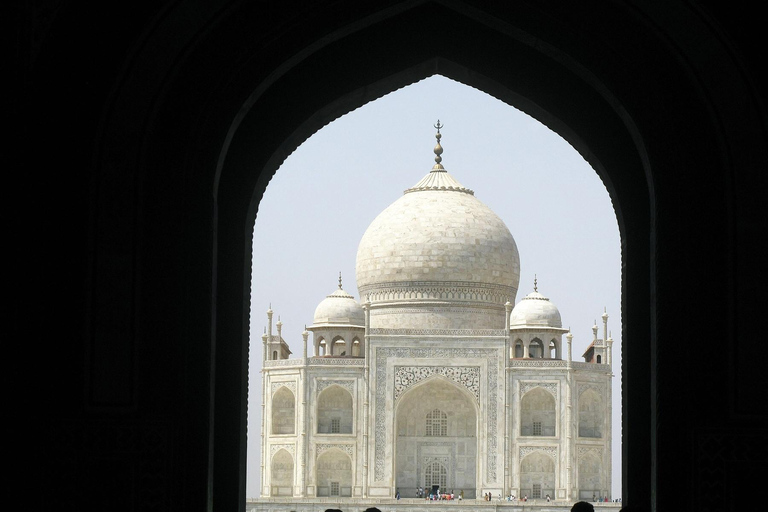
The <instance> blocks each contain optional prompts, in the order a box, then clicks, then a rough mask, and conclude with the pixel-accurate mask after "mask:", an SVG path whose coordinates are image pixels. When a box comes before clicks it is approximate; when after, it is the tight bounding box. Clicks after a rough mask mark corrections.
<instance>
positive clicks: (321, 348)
mask: <svg viewBox="0 0 768 512" xmlns="http://www.w3.org/2000/svg"><path fill="white" fill-rule="evenodd" d="M327 352H328V344H327V343H326V342H325V338H319V339H318V340H317V345H316V348H315V355H316V356H324V355H326V354H327Z"/></svg>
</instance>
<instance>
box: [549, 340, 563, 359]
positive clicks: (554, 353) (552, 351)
mask: <svg viewBox="0 0 768 512" xmlns="http://www.w3.org/2000/svg"><path fill="white" fill-rule="evenodd" d="M547 357H549V358H550V359H562V357H563V356H562V354H561V353H560V341H559V340H557V339H556V338H552V339H551V340H549V347H548V352H547Z"/></svg>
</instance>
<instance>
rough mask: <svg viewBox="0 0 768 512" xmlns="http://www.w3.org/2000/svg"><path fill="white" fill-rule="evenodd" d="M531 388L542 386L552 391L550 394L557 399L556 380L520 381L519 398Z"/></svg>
mask: <svg viewBox="0 0 768 512" xmlns="http://www.w3.org/2000/svg"><path fill="white" fill-rule="evenodd" d="M533 388H542V389H544V390H546V391H549V392H550V393H552V396H554V397H555V400H557V391H558V384H557V382H536V381H522V382H520V398H522V397H523V395H525V394H526V393H527V392H529V391H530V390H532V389H533Z"/></svg>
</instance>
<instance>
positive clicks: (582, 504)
mask: <svg viewBox="0 0 768 512" xmlns="http://www.w3.org/2000/svg"><path fill="white" fill-rule="evenodd" d="M571 512H595V507H593V506H592V504H591V503H588V502H586V501H577V502H576V503H574V504H573V506H572V507H571Z"/></svg>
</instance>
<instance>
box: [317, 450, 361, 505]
mask: <svg viewBox="0 0 768 512" xmlns="http://www.w3.org/2000/svg"><path fill="white" fill-rule="evenodd" d="M352 473H353V472H352V459H351V458H350V457H349V455H347V454H346V453H344V452H343V451H341V450H340V449H338V448H331V449H329V450H326V451H324V452H323V453H321V454H320V456H319V457H318V458H317V462H316V465H315V474H316V475H317V482H316V487H317V491H316V492H317V496H322V497H324V496H329V497H336V496H338V497H349V496H352V485H353V481H354V480H353V475H352Z"/></svg>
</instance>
